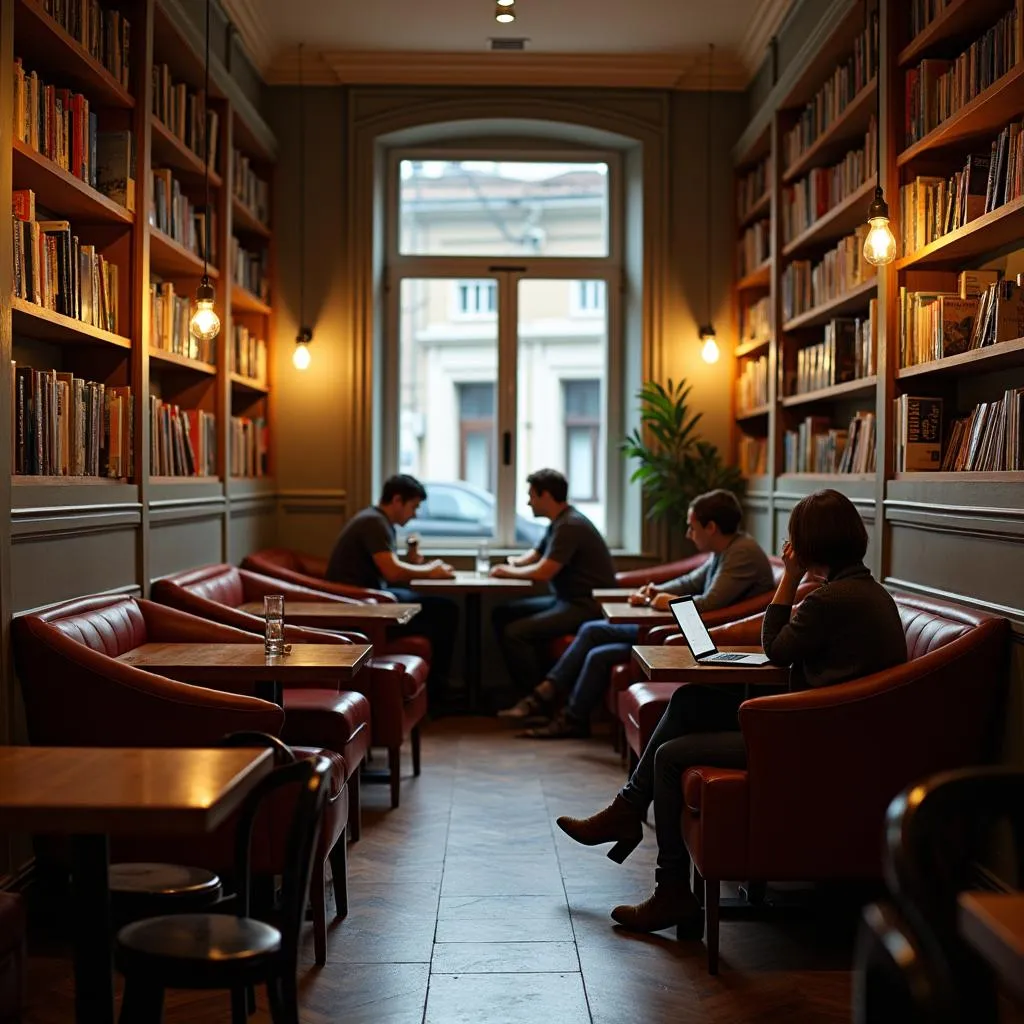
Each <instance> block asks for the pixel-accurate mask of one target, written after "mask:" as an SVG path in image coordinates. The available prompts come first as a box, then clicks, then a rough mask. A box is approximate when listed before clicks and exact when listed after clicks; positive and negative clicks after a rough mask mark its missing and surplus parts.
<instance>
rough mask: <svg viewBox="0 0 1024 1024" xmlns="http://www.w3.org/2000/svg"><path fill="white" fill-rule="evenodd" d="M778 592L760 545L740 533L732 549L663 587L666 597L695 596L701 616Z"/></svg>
mask: <svg viewBox="0 0 1024 1024" xmlns="http://www.w3.org/2000/svg"><path fill="white" fill-rule="evenodd" d="M774 588H775V578H774V576H773V575H772V565H771V562H769V561H768V556H767V555H766V554H765V553H764V552H763V551H762V550H761V545H760V544H758V543H757V541H756V540H754V538H753V537H751V536H750V534H748V533H743V532H742V531H740V532H738V533H737V534H736V535H735V537H733V539H732V540H731V541H730V542H729V546H728V547H727V548H726V549H725V550H724V551H722V552H720V553H719V554H717V555H713V556H712V557H711V558H709V559H708V560H707V561H706V562H705V563H704V564H703V565H700V566H698V567H697V568H696V569H694V570H693V572H688V573H686V575H684V576H677V577H676V578H675V579H674V580H669V581H668V583H662V584H661V585H660V586H659V587H658V590H659V591H661V592H662V593H665V594H679V595H683V594H696V595H697V596H696V597H695V598H694V600H693V603H694V605H695V607H696V608H697V609H699V610H700V611H702V612H710V611H714V610H715V609H716V608H726V607H728V606H729V605H731V604H736V602H737V601H744V600H746V599H747V598H748V597H756V596H757V595H758V594H766V593H768V592H769V591H771V590H773V589H774Z"/></svg>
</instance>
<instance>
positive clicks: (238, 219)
mask: <svg viewBox="0 0 1024 1024" xmlns="http://www.w3.org/2000/svg"><path fill="white" fill-rule="evenodd" d="M231 217H232V221H233V223H234V227H235V230H236V231H238V232H241V233H243V234H249V235H257V236H258V237H260V238H263V239H269V238H270V228H269V227H268V226H267V225H266V224H264V223H263V221H261V220H260V219H259V218H258V217H257V216H256V214H255V213H254V212H253V211H252V210H250V209H249V207H248V206H246V205H245V203H243V202H242V201H241V200H240V199H239V198H238V196H232V197H231Z"/></svg>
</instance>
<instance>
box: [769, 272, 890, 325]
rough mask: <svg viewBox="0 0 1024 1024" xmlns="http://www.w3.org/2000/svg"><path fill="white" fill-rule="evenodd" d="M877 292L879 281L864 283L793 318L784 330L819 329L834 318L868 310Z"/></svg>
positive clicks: (873, 280) (872, 280)
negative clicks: (860, 310)
mask: <svg viewBox="0 0 1024 1024" xmlns="http://www.w3.org/2000/svg"><path fill="white" fill-rule="evenodd" d="M877 291H878V281H877V280H876V279H875V278H871V279H870V280H868V281H863V282H861V284H859V285H857V287H856V288H851V289H850V291H848V292H844V293H843V294H842V295H838V296H836V298H834V299H829V300H828V301H827V302H822V303H819V305H817V306H814V307H813V308H812V309H808V310H807V311H806V312H804V313H801V314H800V315H799V316H795V317H793V319H792V320H787V321H786V322H785V323H784V324H783V325H782V329H783V331H786V332H790V331H799V330H801V329H802V328H805V327H818V326H820V325H822V324H827V323H828V322H829V321H830V320H832V319H833V318H834V317H837V316H846V314H847V313H853V312H855V311H856V310H858V309H867V307H868V302H869V301H870V300H871V299H872V298H873V297H874V295H875V293H876V292H877Z"/></svg>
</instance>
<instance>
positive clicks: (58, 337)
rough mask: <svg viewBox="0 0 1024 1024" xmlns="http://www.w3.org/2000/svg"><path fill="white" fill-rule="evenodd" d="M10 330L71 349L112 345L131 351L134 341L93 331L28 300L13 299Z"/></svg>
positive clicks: (93, 328) (89, 325)
mask: <svg viewBox="0 0 1024 1024" xmlns="http://www.w3.org/2000/svg"><path fill="white" fill-rule="evenodd" d="M11 321H12V323H11V330H12V332H13V334H15V335H16V336H17V335H22V336H24V337H29V338H41V339H43V340H45V341H53V342H59V343H62V344H71V345H112V346H113V347H114V348H123V349H130V348H131V347H132V341H131V338H125V337H123V336H122V335H120V334H111V333H110V331H104V330H103V329H102V328H99V327H93V326H92V325H91V324H87V323H85V322H84V321H83V320H76V319H75V318H74V317H70V316H65V315H64V314H63V313H57V312H56V311H54V310H52V309H45V308H44V307H43V306H37V305H36V304H35V303H34V302H30V301H29V300H28V299H22V298H19V297H18V296H12V297H11Z"/></svg>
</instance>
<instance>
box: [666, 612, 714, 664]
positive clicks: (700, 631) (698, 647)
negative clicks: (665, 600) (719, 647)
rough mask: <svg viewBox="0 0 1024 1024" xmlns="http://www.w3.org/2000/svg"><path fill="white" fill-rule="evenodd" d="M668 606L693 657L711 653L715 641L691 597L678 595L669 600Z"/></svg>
mask: <svg viewBox="0 0 1024 1024" xmlns="http://www.w3.org/2000/svg"><path fill="white" fill-rule="evenodd" d="M668 606H669V608H671V609H672V614H673V615H674V616H675V620H676V622H677V623H678V624H679V628H680V629H681V630H682V633H683V636H685V637H686V642H687V644H689V646H690V651H691V653H692V654H693V656H694V658H702V657H704V655H706V654H712V653H713V652H714V650H715V642H714V640H712V639H711V635H710V634H709V633H708V628H707V626H705V625H704V620H703V619H702V618H701V617H700V612H699V611H697V609H696V607H695V606H694V603H693V598H692V597H680V598H677V599H676V600H675V601H669V604H668Z"/></svg>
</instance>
